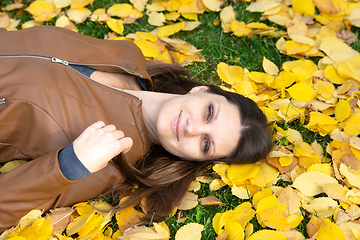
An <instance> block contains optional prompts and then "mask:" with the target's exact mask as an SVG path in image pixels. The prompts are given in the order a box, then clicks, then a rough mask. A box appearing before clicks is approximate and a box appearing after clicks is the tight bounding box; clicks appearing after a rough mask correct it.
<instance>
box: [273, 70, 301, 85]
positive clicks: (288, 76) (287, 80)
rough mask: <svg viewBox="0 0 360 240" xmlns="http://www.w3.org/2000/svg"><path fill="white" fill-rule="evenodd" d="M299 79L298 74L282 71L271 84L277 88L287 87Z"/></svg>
mask: <svg viewBox="0 0 360 240" xmlns="http://www.w3.org/2000/svg"><path fill="white" fill-rule="evenodd" d="M296 80H297V75H296V74H294V73H292V72H287V71H281V72H280V73H279V76H278V77H276V78H275V79H274V81H272V82H270V83H269V86H270V87H272V88H275V89H280V88H285V87H288V86H290V85H291V84H293V83H294V82H295V81H296Z"/></svg>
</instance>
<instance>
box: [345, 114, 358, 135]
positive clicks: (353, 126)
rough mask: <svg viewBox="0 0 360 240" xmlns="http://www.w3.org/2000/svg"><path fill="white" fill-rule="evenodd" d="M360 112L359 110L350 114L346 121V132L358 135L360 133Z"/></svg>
mask: <svg viewBox="0 0 360 240" xmlns="http://www.w3.org/2000/svg"><path fill="white" fill-rule="evenodd" d="M359 121H360V112H357V113H355V114H353V115H351V116H350V118H349V119H348V120H347V121H346V123H345V127H344V132H345V133H347V134H349V135H350V136H357V135H359V134H360V124H359Z"/></svg>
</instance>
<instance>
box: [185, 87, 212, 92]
mask: <svg viewBox="0 0 360 240" xmlns="http://www.w3.org/2000/svg"><path fill="white" fill-rule="evenodd" d="M208 90H209V87H208V86H196V87H193V88H192V89H191V90H190V91H189V93H194V92H207V91H208Z"/></svg>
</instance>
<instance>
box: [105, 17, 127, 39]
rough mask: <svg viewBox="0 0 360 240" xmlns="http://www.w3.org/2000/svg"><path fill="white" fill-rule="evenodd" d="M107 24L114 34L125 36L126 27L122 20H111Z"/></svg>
mask: <svg viewBox="0 0 360 240" xmlns="http://www.w3.org/2000/svg"><path fill="white" fill-rule="evenodd" d="M106 24H107V25H108V26H109V28H110V29H111V30H113V31H114V32H116V33H118V34H120V35H121V34H123V32H124V25H123V23H122V21H121V20H119V19H115V18H110V19H109V20H108V21H107V22H106Z"/></svg>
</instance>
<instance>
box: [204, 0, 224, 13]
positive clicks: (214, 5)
mask: <svg viewBox="0 0 360 240" xmlns="http://www.w3.org/2000/svg"><path fill="white" fill-rule="evenodd" d="M224 2H225V1H224V0H215V1H211V0H203V3H204V5H205V6H206V7H207V8H208V9H210V10H211V11H213V12H219V11H220V10H221V5H223V4H224Z"/></svg>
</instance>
